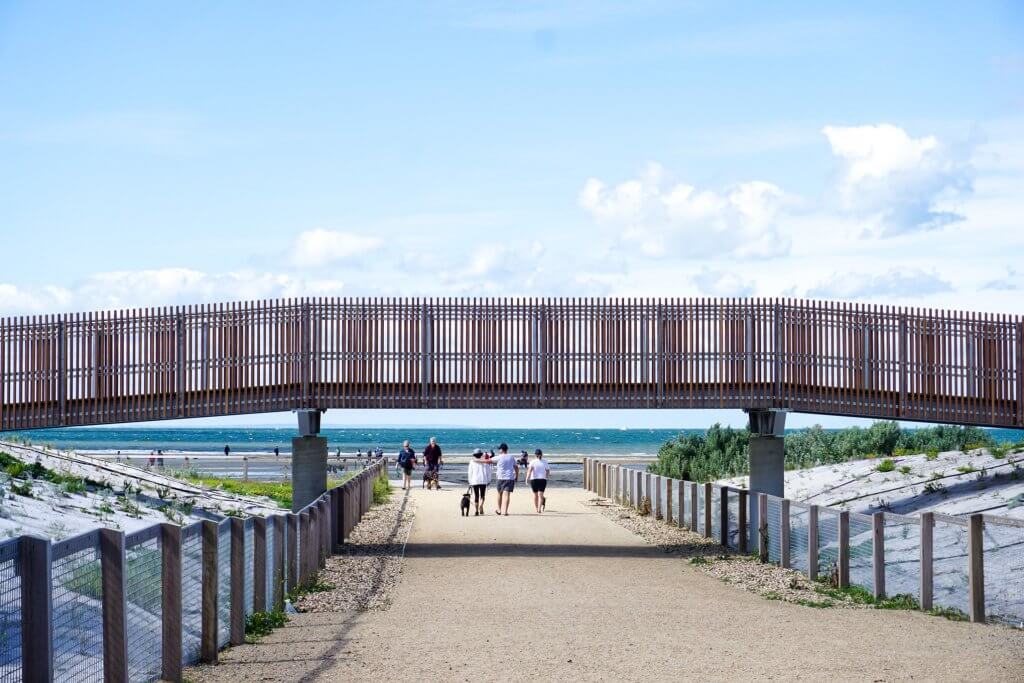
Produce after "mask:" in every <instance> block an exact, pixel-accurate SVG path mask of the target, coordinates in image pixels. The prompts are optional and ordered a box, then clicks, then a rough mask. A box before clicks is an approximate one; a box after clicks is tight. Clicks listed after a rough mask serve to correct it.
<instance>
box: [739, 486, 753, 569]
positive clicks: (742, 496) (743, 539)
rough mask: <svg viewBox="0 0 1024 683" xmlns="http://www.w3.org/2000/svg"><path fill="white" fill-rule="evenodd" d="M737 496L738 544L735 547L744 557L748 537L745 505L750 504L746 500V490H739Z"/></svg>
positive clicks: (748, 530)
mask: <svg viewBox="0 0 1024 683" xmlns="http://www.w3.org/2000/svg"><path fill="white" fill-rule="evenodd" d="M738 495H739V508H738V510H739V514H738V517H739V519H738V520H737V526H738V527H739V532H740V535H739V542H738V543H737V545H738V546H739V549H740V554H742V555H746V554H747V537H748V536H749V535H750V529H748V528H747V505H749V504H750V503H749V501H748V499H747V495H748V494H747V490H746V489H740V490H739V494H738Z"/></svg>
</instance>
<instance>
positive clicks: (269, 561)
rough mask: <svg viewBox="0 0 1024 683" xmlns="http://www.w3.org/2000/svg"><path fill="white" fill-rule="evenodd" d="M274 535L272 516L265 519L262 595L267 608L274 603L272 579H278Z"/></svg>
mask: <svg viewBox="0 0 1024 683" xmlns="http://www.w3.org/2000/svg"><path fill="white" fill-rule="evenodd" d="M274 542H275V535H274V518H273V517H271V518H269V519H267V541H266V544H265V547H266V550H267V552H266V564H265V565H264V566H266V568H267V569H266V572H265V579H266V583H267V585H266V586H265V587H264V589H263V590H264V591H265V592H264V595H266V596H267V598H266V605H267V609H268V610H269V609H271V607H272V606H273V604H274V581H277V580H278V568H277V554H276V551H275V546H274Z"/></svg>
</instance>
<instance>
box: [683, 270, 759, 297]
mask: <svg viewBox="0 0 1024 683" xmlns="http://www.w3.org/2000/svg"><path fill="white" fill-rule="evenodd" d="M693 284H694V285H695V286H696V287H697V289H699V290H700V292H701V294H707V295H709V296H726V297H744V296H750V295H752V294H753V293H754V291H755V289H756V288H755V286H754V281H753V280H749V279H747V278H744V277H743V276H741V275H739V274H738V273H735V272H730V271H723V270H712V269H710V268H702V269H701V270H700V271H699V272H698V273H697V274H696V275H694V276H693Z"/></svg>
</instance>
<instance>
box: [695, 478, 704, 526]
mask: <svg viewBox="0 0 1024 683" xmlns="http://www.w3.org/2000/svg"><path fill="white" fill-rule="evenodd" d="M704 521H705V520H704V487H703V486H698V487H697V533H698V534H703V533H704Z"/></svg>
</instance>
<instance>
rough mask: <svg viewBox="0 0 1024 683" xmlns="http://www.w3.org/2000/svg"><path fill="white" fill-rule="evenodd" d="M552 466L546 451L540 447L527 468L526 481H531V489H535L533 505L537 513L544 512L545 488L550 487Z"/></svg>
mask: <svg viewBox="0 0 1024 683" xmlns="http://www.w3.org/2000/svg"><path fill="white" fill-rule="evenodd" d="M550 471H551V468H550V467H549V466H548V461H547V460H545V459H544V453H543V452H542V451H541V450H540V449H539V448H538V449H537V450H535V451H534V452H533V460H532V461H531V462H530V466H529V467H527V468H526V481H528V482H530V489H532V490H533V507H534V508H536V509H537V514H538V515H539V514H540V513H542V512H544V490H545V489H547V487H548V472H550Z"/></svg>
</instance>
